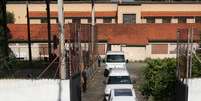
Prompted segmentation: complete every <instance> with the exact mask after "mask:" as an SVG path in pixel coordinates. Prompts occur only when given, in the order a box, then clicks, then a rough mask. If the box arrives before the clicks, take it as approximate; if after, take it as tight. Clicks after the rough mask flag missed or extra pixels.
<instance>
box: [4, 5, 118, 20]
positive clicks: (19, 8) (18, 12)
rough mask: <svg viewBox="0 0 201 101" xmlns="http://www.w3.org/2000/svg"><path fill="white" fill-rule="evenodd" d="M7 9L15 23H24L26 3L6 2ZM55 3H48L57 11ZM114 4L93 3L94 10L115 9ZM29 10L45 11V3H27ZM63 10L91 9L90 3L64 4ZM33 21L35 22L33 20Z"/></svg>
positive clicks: (52, 9) (51, 8)
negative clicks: (13, 17)
mask: <svg viewBox="0 0 201 101" xmlns="http://www.w3.org/2000/svg"><path fill="white" fill-rule="evenodd" d="M6 6H7V10H8V11H10V12H12V13H14V15H15V23H17V24H26V23H27V21H26V4H7V5H6ZM57 9H58V7H57V4H50V10H51V11H57ZM116 9H117V5H116V4H95V10H96V11H116ZM29 11H46V4H29ZM64 11H88V12H90V11H91V4H86V3H83V4H78V3H76V4H64ZM33 23H35V22H33Z"/></svg>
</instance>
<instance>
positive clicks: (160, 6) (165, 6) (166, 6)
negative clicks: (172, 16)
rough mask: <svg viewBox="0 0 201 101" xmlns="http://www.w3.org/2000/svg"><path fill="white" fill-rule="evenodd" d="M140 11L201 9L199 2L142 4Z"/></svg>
mask: <svg viewBox="0 0 201 101" xmlns="http://www.w3.org/2000/svg"><path fill="white" fill-rule="evenodd" d="M141 11H201V5H200V4H142V5H141Z"/></svg>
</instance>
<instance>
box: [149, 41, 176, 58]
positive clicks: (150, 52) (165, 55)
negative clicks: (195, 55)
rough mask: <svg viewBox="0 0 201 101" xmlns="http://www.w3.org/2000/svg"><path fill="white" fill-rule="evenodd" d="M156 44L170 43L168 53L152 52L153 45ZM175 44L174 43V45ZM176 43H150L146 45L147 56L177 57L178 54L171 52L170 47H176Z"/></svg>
mask: <svg viewBox="0 0 201 101" xmlns="http://www.w3.org/2000/svg"><path fill="white" fill-rule="evenodd" d="M154 44H168V53H167V54H152V49H151V48H152V45H154ZM173 44H174V45H173ZM175 48H176V43H150V44H149V45H146V56H147V58H153V59H156V58H160V59H163V58H176V54H171V53H170V49H175Z"/></svg>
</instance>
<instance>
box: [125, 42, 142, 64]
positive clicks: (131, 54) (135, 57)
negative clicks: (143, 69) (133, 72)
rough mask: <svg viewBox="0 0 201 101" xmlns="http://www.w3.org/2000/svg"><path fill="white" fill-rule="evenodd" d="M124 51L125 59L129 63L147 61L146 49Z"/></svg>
mask: <svg viewBox="0 0 201 101" xmlns="http://www.w3.org/2000/svg"><path fill="white" fill-rule="evenodd" d="M122 51H123V52H124V53H125V58H126V59H128V60H129V61H139V60H144V59H146V54H145V52H146V48H145V47H143V46H142V47H138V46H136V47H135V46H133V47H131V46H129V47H127V46H126V47H122Z"/></svg>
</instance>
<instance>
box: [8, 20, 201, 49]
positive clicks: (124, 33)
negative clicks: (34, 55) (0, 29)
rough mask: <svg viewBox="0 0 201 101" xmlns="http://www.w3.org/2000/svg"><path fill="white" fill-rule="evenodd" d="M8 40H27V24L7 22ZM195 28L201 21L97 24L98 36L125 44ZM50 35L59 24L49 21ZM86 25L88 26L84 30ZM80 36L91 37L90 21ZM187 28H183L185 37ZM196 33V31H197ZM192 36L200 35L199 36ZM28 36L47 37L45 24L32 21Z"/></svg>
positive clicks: (166, 38)
mask: <svg viewBox="0 0 201 101" xmlns="http://www.w3.org/2000/svg"><path fill="white" fill-rule="evenodd" d="M8 27H9V29H10V34H11V39H10V40H11V41H26V40H27V25H26V24H9V25H8ZM70 27H73V26H72V25H71V26H70V25H65V38H66V39H70V38H71V39H73V37H74V36H73V35H71V36H70V34H69V33H70V32H72V31H73V30H72V29H74V28H71V30H70ZM190 27H192V28H195V29H198V30H197V31H195V32H196V33H199V32H200V29H201V24H98V25H96V31H97V40H98V41H108V42H109V43H110V44H126V45H146V44H148V42H150V41H162V42H163V41H176V37H177V36H176V32H177V30H178V29H182V30H183V29H184V30H186V29H187V28H190ZM51 28H52V30H51V32H52V35H58V26H57V25H56V24H55V25H51ZM86 29H88V30H86ZM80 30H81V32H80V37H81V40H82V41H90V39H91V38H90V25H82V27H81V29H80ZM186 33H187V32H186V31H183V32H182V34H183V37H184V39H185V38H186V36H185V35H184V34H186ZM197 35H198V34H197ZM197 35H196V36H194V37H195V38H199V35H198V36H197ZM31 40H33V41H37V40H39V41H47V25H46V24H32V25H31Z"/></svg>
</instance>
